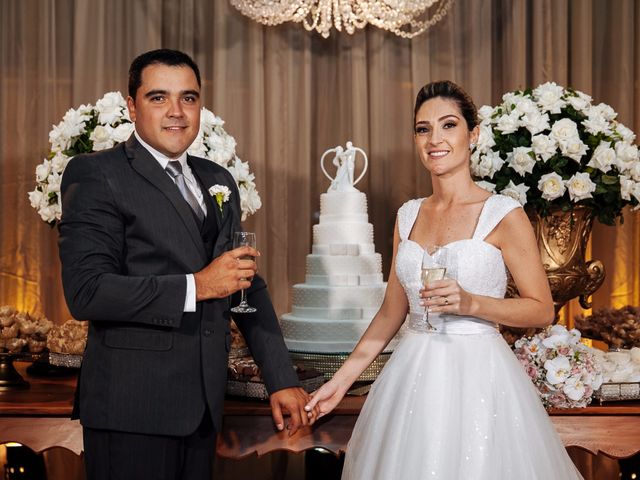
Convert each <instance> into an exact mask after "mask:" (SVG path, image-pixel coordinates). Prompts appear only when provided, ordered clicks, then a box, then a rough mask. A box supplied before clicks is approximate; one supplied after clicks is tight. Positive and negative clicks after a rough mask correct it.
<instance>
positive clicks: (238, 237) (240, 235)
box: [231, 232, 256, 313]
mask: <svg viewBox="0 0 640 480" xmlns="http://www.w3.org/2000/svg"><path fill="white" fill-rule="evenodd" d="M245 246H246V247H252V248H256V234H255V233H253V232H234V233H233V248H234V249H235V248H239V247H245ZM241 260H253V257H252V256H251V255H245V256H244V257H241ZM231 311H232V312H233V313H253V312H255V311H256V309H255V308H254V307H252V306H251V305H249V303H247V299H246V297H245V293H244V288H243V289H242V290H241V291H240V303H239V304H238V306H236V307H233V308H232V309H231Z"/></svg>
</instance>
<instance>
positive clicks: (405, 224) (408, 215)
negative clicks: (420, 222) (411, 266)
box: [398, 198, 424, 241]
mask: <svg viewBox="0 0 640 480" xmlns="http://www.w3.org/2000/svg"><path fill="white" fill-rule="evenodd" d="M422 200H424V199H422V198H416V199H413V200H409V201H408V202H405V204H404V205H402V206H401V207H400V208H399V209H398V233H399V234H400V240H402V241H405V240H408V239H409V234H410V233H411V229H412V228H413V224H414V223H416V219H417V218H418V212H419V211H420V205H422Z"/></svg>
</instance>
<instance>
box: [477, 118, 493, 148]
mask: <svg viewBox="0 0 640 480" xmlns="http://www.w3.org/2000/svg"><path fill="white" fill-rule="evenodd" d="M495 144H496V141H495V139H494V138H493V130H492V129H491V126H490V125H489V124H487V123H481V124H480V134H479V135H478V144H477V150H480V152H482V153H484V152H488V151H489V149H490V148H491V147H493V146H494V145H495Z"/></svg>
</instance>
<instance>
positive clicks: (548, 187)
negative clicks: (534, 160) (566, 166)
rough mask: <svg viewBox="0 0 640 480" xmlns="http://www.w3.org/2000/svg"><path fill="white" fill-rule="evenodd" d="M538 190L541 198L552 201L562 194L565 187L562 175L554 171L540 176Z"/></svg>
mask: <svg viewBox="0 0 640 480" xmlns="http://www.w3.org/2000/svg"><path fill="white" fill-rule="evenodd" d="M538 190H540V191H541V192H542V198H544V199H545V200H549V201H552V200H555V199H556V198H560V197H561V196H562V195H564V192H565V190H566V188H565V186H564V181H563V180H562V177H561V176H560V175H558V174H557V173H556V172H552V173H547V174H546V175H543V176H542V177H540V181H539V182H538Z"/></svg>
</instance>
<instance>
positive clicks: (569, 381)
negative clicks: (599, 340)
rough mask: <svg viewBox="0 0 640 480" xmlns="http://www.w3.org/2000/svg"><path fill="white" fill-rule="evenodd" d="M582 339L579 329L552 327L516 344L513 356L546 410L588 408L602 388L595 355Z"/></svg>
mask: <svg viewBox="0 0 640 480" xmlns="http://www.w3.org/2000/svg"><path fill="white" fill-rule="evenodd" d="M580 337H581V334H580V332H579V331H578V330H576V329H572V330H569V331H568V330H567V329H566V328H565V327H564V326H563V325H553V326H551V327H548V328H547V329H545V330H544V331H542V332H540V333H538V334H537V335H534V336H533V337H523V338H521V339H519V340H517V341H516V343H515V344H514V353H515V354H516V357H517V358H518V360H520V363H521V364H522V366H523V367H524V369H525V371H526V372H527V375H529V377H530V378H531V380H532V381H533V383H534V385H535V386H536V387H537V388H538V393H539V395H540V398H541V399H542V403H543V404H544V406H545V407H554V408H576V407H586V406H587V405H588V404H589V403H591V399H592V396H593V393H594V392H595V391H596V390H598V389H599V388H600V385H602V379H603V377H602V371H601V368H600V365H599V363H598V362H597V359H596V353H595V351H594V349H592V348H589V347H587V346H586V345H584V344H583V343H581V342H580Z"/></svg>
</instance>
